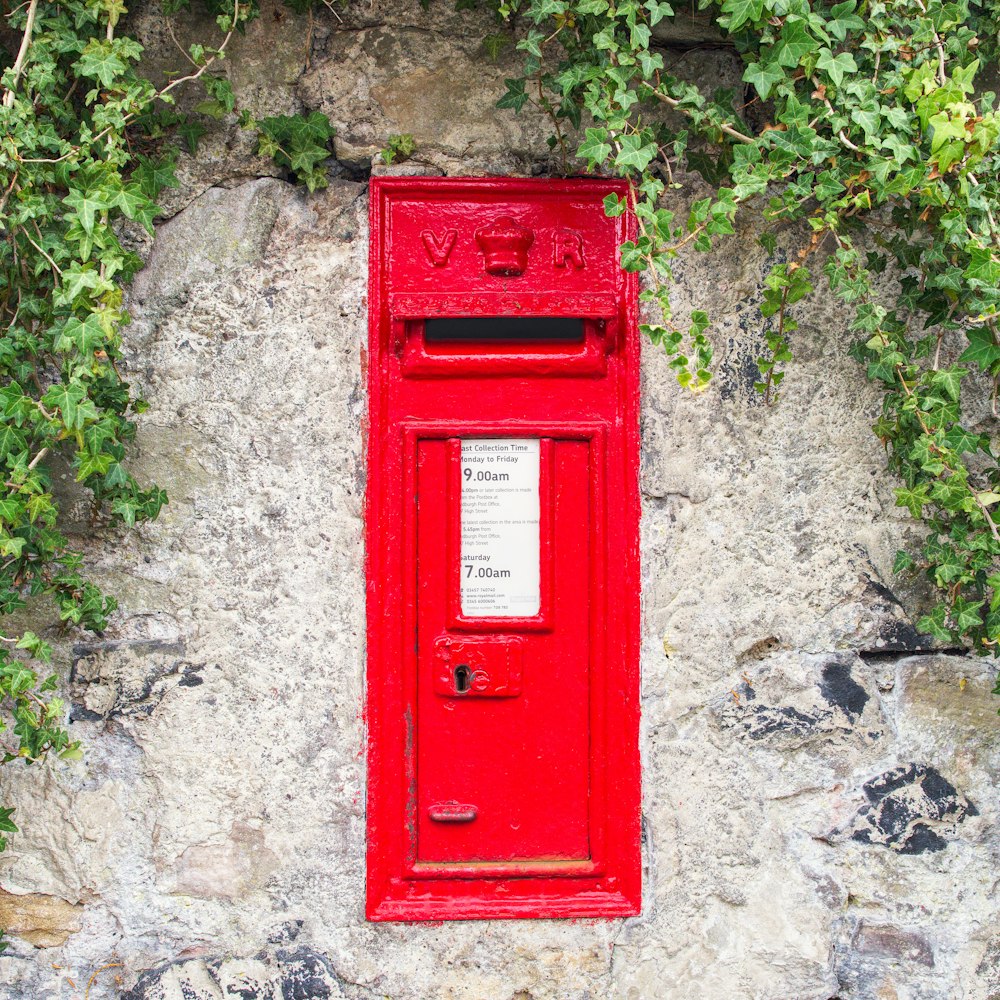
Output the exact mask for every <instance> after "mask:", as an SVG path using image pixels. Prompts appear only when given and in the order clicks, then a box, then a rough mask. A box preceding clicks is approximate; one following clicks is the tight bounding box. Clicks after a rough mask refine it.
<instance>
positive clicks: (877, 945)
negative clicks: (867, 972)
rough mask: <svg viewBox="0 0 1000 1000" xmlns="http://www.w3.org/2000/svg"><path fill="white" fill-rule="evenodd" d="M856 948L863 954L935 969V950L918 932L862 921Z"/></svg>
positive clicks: (857, 934)
mask: <svg viewBox="0 0 1000 1000" xmlns="http://www.w3.org/2000/svg"><path fill="white" fill-rule="evenodd" d="M854 947H855V949H856V950H857V951H859V952H861V953H862V954H870V955H884V956H886V957H887V958H895V959H902V960H903V961H908V962H916V963H917V964H919V965H926V966H927V968H929V969H933V968H934V949H933V948H932V947H931V943H930V941H928V940H927V938H926V937H924V935H923V934H920V933H918V932H917V931H905V930H903V929H902V928H900V927H896V926H894V925H892V924H869V923H866V922H865V921H861V923H860V924H859V925H858V930H857V933H856V934H855V936H854Z"/></svg>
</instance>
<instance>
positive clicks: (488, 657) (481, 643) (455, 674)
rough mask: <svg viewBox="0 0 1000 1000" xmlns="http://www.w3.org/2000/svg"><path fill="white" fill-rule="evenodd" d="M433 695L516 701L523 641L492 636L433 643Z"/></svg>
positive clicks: (510, 637)
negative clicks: (511, 699) (510, 699)
mask: <svg viewBox="0 0 1000 1000" xmlns="http://www.w3.org/2000/svg"><path fill="white" fill-rule="evenodd" d="M434 653H435V657H434V693H435V694H439V695H443V696H444V697H446V698H515V697H517V695H519V694H520V693H521V669H522V664H523V662H524V639H523V638H522V637H521V636H516V635H513V636H509V635H491V636H476V637H463V638H461V639H456V638H454V637H452V636H450V635H443V636H440V637H439V638H437V639H435V641H434Z"/></svg>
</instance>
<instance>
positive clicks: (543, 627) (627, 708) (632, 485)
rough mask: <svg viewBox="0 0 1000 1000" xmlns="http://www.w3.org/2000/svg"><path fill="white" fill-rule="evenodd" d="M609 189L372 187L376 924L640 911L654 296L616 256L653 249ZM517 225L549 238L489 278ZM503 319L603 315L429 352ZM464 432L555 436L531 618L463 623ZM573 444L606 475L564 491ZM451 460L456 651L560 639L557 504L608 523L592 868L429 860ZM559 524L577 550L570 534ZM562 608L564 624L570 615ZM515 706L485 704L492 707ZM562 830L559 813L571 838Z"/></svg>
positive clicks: (592, 718) (569, 862)
mask: <svg viewBox="0 0 1000 1000" xmlns="http://www.w3.org/2000/svg"><path fill="white" fill-rule="evenodd" d="M609 192H616V193H618V194H619V195H621V194H623V193H624V188H623V186H622V185H620V184H618V183H616V182H612V181H607V180H565V181H556V180H544V181H529V180H501V179H472V178H454V179H438V178H378V179H375V180H373V181H372V186H371V215H370V218H371V257H370V269H371V270H370V297H369V318H370V342H369V355H368V364H369V398H370V413H369V428H368V495H367V502H366V541H367V567H366V568H367V591H368V592H367V600H368V675H367V708H366V716H367V724H368V801H367V810H368V886H367V889H368V891H367V916H368V918H369V919H372V920H447V919H475V918H497V917H621V916H628V915H633V914H636V913H638V912H639V909H640V905H641V877H640V867H641V865H640V770H639V752H638V725H639V667H638V616H639V607H638V595H639V553H638V512H639V502H638V485H637V479H638V341H637V328H636V295H637V283H636V278H635V276H634V275H627V274H625V273H623V272H622V271H621V270H620V269H619V267H618V266H617V259H618V258H617V246H618V245H619V244H620V243H621V242H623V241H624V240H626V239H630V238H633V237H634V220H633V219H632V218H631V217H630V215H629V214H628V213H625V214H623V215H622V216H620V217H618V218H617V219H608V218H606V217H605V216H604V214H603V209H602V201H603V198H604V196H605V195H607V194H608V193H609ZM504 218H506V219H507V221H508V222H509V221H510V219H515V220H516V222H517V224H518V225H520V226H521V227H523V228H527V229H530V230H533V236H534V241H533V243H532V244H531V247H530V250H526V251H525V254H526V259H527V266H526V267H525V268H524V273H523V274H511V273H507V272H499V273H497V272H496V271H495V272H494V273H487V270H486V267H484V256H485V255H486V254H487V252H488V251H489V249H490V248H489V247H485V248H484V246H483V243H482V242H478V245H477V239H476V237H477V236H478V234H479V232H481V231H482V229H483V227H488V226H489V225H490V224H492V225H493V226H494V228H495V229H497V231H499V232H503V231H504V225H501V224H500V221H498V220H502V219H504ZM515 228H516V227H515ZM567 247H569V248H570V249H568V250H567V249H566V248H567ZM576 247H578V249H579V253H575V252H574V249H573V248H576ZM522 249H524V248H522ZM522 256H524V255H522ZM486 264H487V266H488V264H489V261H488V259H487V261H486ZM504 315H513V316H516V315H523V316H557V317H571V318H582V319H584V320H585V321H586V322H585V336H584V341H583V342H582V343H581V344H569V345H567V344H544V343H541V344H537V345H536V344H517V345H503V346H501V347H497V346H496V345H492V346H484V350H483V351H481V352H479V351H476V350H475V349H474V348H473V347H470V345H469V344H467V343H463V344H461V345H456V346H455V349H454V350H451V349H450V348H449V347H448V346H446V345H441V344H434V345H432V346H428V345H425V344H424V343H423V329H422V321H423V320H424V319H428V318H435V317H450V316H504ZM463 437H514V438H518V437H522V438H540V439H541V440H542V446H541V452H540V461H541V468H540V474H541V481H540V501H541V523H540V546H541V549H540V558H541V560H542V563H541V583H542V589H541V607H540V609H539V614H538V615H537V616H534V617H532V618H489V617H484V618H478V617H477V618H473V617H467V616H463V615H462V614H461V613H460V607H459V597H458V581H457V577H456V576H455V570H456V569H457V566H458V558H457V552H458V550H459V548H460V544H461V540H460V533H459V531H460V528H459V515H460V486H459V482H458V476H459V475H460V471H459V464H458V458H457V446H456V444H455V441H456V440H457V439H460V438H463ZM435 442H439V444H437V445H436V444H435ZM573 442H577V444H575V445H574V444H573ZM555 443H559V445H558V446H559V447H560V448H563V449H564V450H563V451H562V452H560V454H563V455H564V456H576V457H573V458H572V459H571V458H570V457H564V459H563V461H564V463H569V464H566V465H565V468H566V469H569V468H575V467H576V466H573V464H572V463H573V462H576V463H577V465H578V464H579V462H580V461H581V460H582V455H583V454H584V452H581V451H580V450H579V449H580V448H581V447H583V448H585V454H586V456H587V457H586V466H585V469H586V475H587V478H588V480H589V483H588V484H586V488H585V490H584V492H583V493H582V494H581V493H580V491H579V488H578V487H581V486H584V485H585V484H583V483H577V484H575V487H574V484H573V483H572V482H569V481H563V482H562V483H561V484H556V483H555V482H554V480H553V476H554V472H553V469H554V461H555V460H554V458H553V455H554V454H555V452H554V450H553V449H554V448H555V447H556V444H555ZM436 447H443V448H445V449H446V451H445V455H446V456H448V457H447V458H446V459H445V461H444V463H443V464H440V463H439V464H440V468H441V469H442V470H443V471H442V473H441V476H440V477H439V478H441V479H443V480H444V482H443V484H442V485H441V490H440V503H441V508H442V509H446V511H447V519H448V520H447V524H446V526H445V530H444V541H443V544H442V546H441V548H442V550H443V551H442V555H441V561H442V564H444V565H445V566H446V568H447V567H454V568H450V569H446V570H443V572H446V573H447V584H446V589H447V594H446V601H445V603H446V604H447V610H446V613H445V615H444V618H443V619H442V627H444V628H446V629H448V630H453V631H454V633H455V637H456V641H461V637H462V636H463V635H473V634H482V635H483V636H487V637H488V636H490V635H494V636H496V637H497V640H498V641H502V637H503V636H504V635H505V634H510V635H517V636H522V637H524V638H523V639H522V640H518V642H519V644H520V643H522V642H524V641H527V642H543V641H544V642H551V641H553V635H552V634H550V633H551V630H552V629H553V628H554V627H556V626H555V625H554V624H553V621H554V613H553V607H554V601H555V600H556V597H555V596H554V586H555V584H554V581H553V578H554V576H555V575H556V574H557V573H558V572H559V570H558V568H557V555H556V553H555V552H554V545H555V542H554V541H553V539H554V538H555V537H556V535H555V530H556V526H555V525H554V524H553V519H554V516H555V515H554V513H553V512H554V511H555V510H556V509H557V508H556V499H555V497H556V492H555V491H557V490H561V491H562V492H561V493H560V494H559V497H560V499H559V503H562V504H563V505H564V506H565V504H567V503H570V504H571V507H567V508H566V509H567V510H569V509H573V510H579V511H586V512H587V517H588V519H589V524H588V525H587V526H586V528H585V540H584V541H582V542H580V543H579V545H578V546H577V548H580V546H582V547H583V548H582V550H581V551H583V552H584V553H585V556H586V559H585V563H584V565H585V566H586V568H587V580H586V584H585V592H586V600H585V601H581V604H584V605H585V606H586V612H585V617H586V620H585V621H580V622H579V623H578V626H579V628H580V629H582V630H583V634H584V636H585V641H586V643H587V646H586V648H587V649H588V650H589V653H588V657H589V660H588V663H587V665H586V666H585V668H584V674H583V683H584V687H583V689H582V691H575V692H572V693H571V695H573V696H579V697H584V698H586V699H587V701H586V718H587V727H588V728H587V733H588V734H589V735H586V736H585V737H584V738H585V739H586V741H587V743H586V745H587V754H588V760H587V761H585V762H582V763H581V762H580V761H576V762H573V764H574V766H575V767H576V768H577V770H578V771H579V768H580V767H583V769H584V770H583V771H579V773H581V774H584V775H585V776H586V788H587V789H588V791H587V801H586V805H585V811H586V817H587V818H586V824H587V826H586V830H587V832H586V845H587V847H586V851H585V854H586V856H572V857H567V856H565V855H563V856H562V857H558V856H545V857H543V856H541V855H539V856H537V857H536V856H532V857H530V858H525V857H511V856H510V853H509V851H508V853H507V855H506V856H505V857H503V856H500V855H503V854H504V849H503V848H500V849H498V850H497V851H496V852H494V853H496V854H497V855H498V856H497V857H493V858H492V859H490V858H487V857H484V858H483V860H478V858H479V857H480V855H478V854H477V855H474V857H475V858H476V859H477V860H471V861H470V860H465V861H461V860H458V861H451V860H448V861H445V862H441V861H430V862H428V861H420V860H419V859H418V844H417V828H418V820H419V817H418V814H417V810H418V808H423V807H422V806H420V805H419V804H420V803H422V802H423V799H422V798H421V785H420V781H421V775H420V774H419V773H418V768H417V763H418V746H421V745H422V744H421V743H420V740H421V736H424V737H425V739H427V740H428V741H430V737H431V736H432V735H434V734H422V733H421V732H420V731H419V725H418V722H419V719H420V716H419V713H418V696H419V694H420V692H421V691H423V692H424V696H425V699H426V696H427V695H426V693H427V690H428V689H427V687H426V686H425V687H423V688H421V687H420V685H428V684H429V683H430V680H429V678H425V677H423V675H421V678H420V679H418V648H417V646H418V628H417V622H418V598H420V599H422V600H425V601H426V596H421V595H422V594H423V591H422V590H421V587H422V586H423V583H422V581H421V580H420V579H419V578H418V569H419V567H418V549H417V531H418V499H417V496H416V492H417V481H418V478H419V472H418V461H419V458H420V455H421V454H423V453H427V454H432V453H433V449H434V448H436ZM421 449H423V452H422V451H421ZM427 449H431V452H427ZM566 449H568V450H566ZM563 479H564V480H565V475H564V476H563ZM425 485H426V484H425ZM574 490H575V492H574ZM425 492H426V489H425ZM571 495H572V496H571ZM567 497H570V499H568V500H567V499H566V498H567ZM573 497H577V499H573ZM424 500H425V504H426V503H436V502H437V500H436V499H435V497H426V496H425V498H424ZM574 504H575V506H572V505H574ZM436 509H437V508H435V510H436ZM419 516H420V517H427V516H428V515H427V514H421V515H419ZM435 517H436V520H435V521H434V523H435V524H436V523H439V522H440V517H439V516H437V515H435ZM421 530H424V529H421ZM430 530H431V529H429V528H428V529H427V531H430ZM433 530H435V531H436V530H437V529H433ZM560 530H562V531H563V535H562V536H561V537H564V538H565V537H566V535H565V531H566V530H567V529H566V528H565V526H562V527H561V528H560ZM421 537H425V536H421ZM427 537H429V536H427ZM423 545H424V546H425V548H426V546H427V545H428V542H427V539H426V537H425V540H424V542H423ZM428 571H429V570H428V567H426V566H425V567H424V572H425V573H426V572H428ZM435 572H437V568H435ZM423 606H425V607H430V605H423ZM425 613H426V612H425ZM559 614H560V615H562V618H561V621H562V622H563V626H562V627H563V628H565V621H566V612H565V610H563V611H560V612H559ZM547 634H548V635H549V638H548V639H544V638H543V636H544V635H547ZM533 635H537V636H539V638H538V639H531V638H530V637H531V636H533ZM425 638H426V637H425ZM555 640H556V641H558V633H555ZM421 641H422V642H423V641H425V639H422V640H421ZM484 641H487V640H484ZM419 655H422V654H419ZM420 662H423V661H422V660H421V661H420ZM526 663H527V669H528V674H526V675H525V678H524V684H525V685H526V689H530V687H531V685H532V683H533V680H532V676H531V669H532V668H531V665H530V662H529V661H526ZM435 697H439V698H441V697H442V695H441V694H440V692H438V693H437V694H436V695H435ZM516 700H517V699H514V701H516ZM423 703H424V704H426V700H425V702H423ZM511 703H512V702H511V699H499V700H493V701H491V700H490V699H487V698H484V699H482V700H480V701H478V702H477V706H478V707H480V708H481V709H488V708H489V706H491V705H506V706H509V705H510V704H511ZM433 704H437V703H436V702H435V703H433ZM536 711H537V710H536ZM579 739H580V737H579V736H578V737H577V743H579ZM427 745H428V746H429V747H432V748H433V746H434V745H435V744H432V743H431V742H428V744H427ZM427 752H430V750H428V751H427ZM531 783H532V776H531V775H530V774H529V773H525V775H524V785H525V797H526V801H533V800H532V798H531V796H532V789H531V788H530V787H529V786H530V784H531ZM535 794H536V795H537V792H535ZM433 810H434V812H433V815H432V817H431V818H432V819H438V820H440V819H442V817H443V820H444V821H445V822H448V821H451V820H455V821H467V820H468V819H469V817H470V816H473V815H474V814H475V813H474V803H471V802H468V803H467V802H466V801H465V800H463V801H462V802H454V803H450V802H445V803H441V804H437V805H434V806H433ZM420 815H423V813H421V814H420ZM476 822H480V821H479V820H477V821H476ZM558 822H559V817H558V816H554V817H552V823H553V828H554V829H555V828H556V827H557V825H558ZM486 847H487V848H489V845H486ZM488 853H489V850H485V851H484V854H488ZM426 856H427V855H426V854H425V857H426Z"/></svg>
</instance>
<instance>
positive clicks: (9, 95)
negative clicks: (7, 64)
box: [3, 0, 38, 108]
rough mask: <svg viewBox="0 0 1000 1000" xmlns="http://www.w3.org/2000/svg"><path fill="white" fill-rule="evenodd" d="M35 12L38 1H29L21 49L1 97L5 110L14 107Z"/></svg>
mask: <svg viewBox="0 0 1000 1000" xmlns="http://www.w3.org/2000/svg"><path fill="white" fill-rule="evenodd" d="M37 11H38V0H31V5H30V6H29V7H28V19H27V20H26V21H25V23H24V34H23V35H22V36H21V47H20V48H19V49H18V50H17V58H16V59H15V60H14V66H13V70H14V75H13V77H11V81H10V87H8V88H7V91H6V93H5V94H4V95H3V106H4V107H5V108H12V107H13V106H14V98H15V91H16V90H17V81H18V80H20V78H21V73H22V72H23V71H24V60H25V59H26V58H27V56H28V49H29V48H30V47H31V33H32V32H33V31H34V30H35V14H36V13H37Z"/></svg>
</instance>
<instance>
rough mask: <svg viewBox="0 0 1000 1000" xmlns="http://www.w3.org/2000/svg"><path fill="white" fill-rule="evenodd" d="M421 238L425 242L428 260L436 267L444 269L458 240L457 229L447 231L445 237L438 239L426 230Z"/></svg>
mask: <svg viewBox="0 0 1000 1000" xmlns="http://www.w3.org/2000/svg"><path fill="white" fill-rule="evenodd" d="M420 238H421V239H422V240H423V241H424V249H425V250H426V251H427V259H428V260H429V261H430V262H431V263H432V264H433V265H434V266H435V267H444V266H445V264H447V263H448V258H449V257H450V256H451V251H452V250H453V249H454V247H455V240H456V239H457V238H458V230H457V229H446V230H445V231H444V235H443V236H442V237H441V238H440V239H438V237H437V236H435V235H434V233H433V232H431V230H429V229H425V230H424V231H423V232H422V233H421V234H420Z"/></svg>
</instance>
